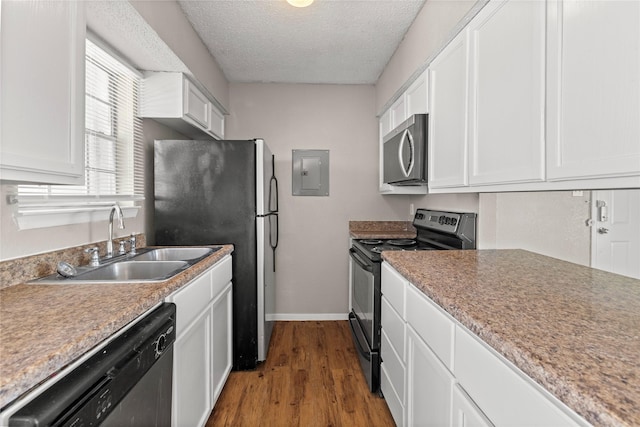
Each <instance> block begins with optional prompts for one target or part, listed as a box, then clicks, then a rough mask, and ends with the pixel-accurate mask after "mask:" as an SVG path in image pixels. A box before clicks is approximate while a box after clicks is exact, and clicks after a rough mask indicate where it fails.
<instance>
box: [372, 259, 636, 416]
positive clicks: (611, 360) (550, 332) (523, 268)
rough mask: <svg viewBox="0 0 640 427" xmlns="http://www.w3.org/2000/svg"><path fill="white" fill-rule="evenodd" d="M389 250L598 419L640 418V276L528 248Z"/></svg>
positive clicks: (542, 380) (527, 367)
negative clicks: (580, 263)
mask: <svg viewBox="0 0 640 427" xmlns="http://www.w3.org/2000/svg"><path fill="white" fill-rule="evenodd" d="M383 258H384V259H385V260H386V261H388V262H389V263H390V264H391V265H392V266H393V267H394V268H395V269H396V270H398V272H400V273H401V274H402V275H403V276H405V277H406V278H407V279H408V280H409V281H410V282H411V283H413V284H414V285H415V286H416V287H417V288H418V289H420V290H422V292H424V293H425V294H426V295H427V296H429V297H430V298H431V299H432V300H434V301H435V302H436V303H437V304H439V305H440V306H441V307H442V308H443V309H444V310H446V311H447V312H449V313H450V314H451V315H452V316H453V317H454V318H456V319H457V320H458V321H460V322H461V323H462V324H463V325H464V326H466V327H467V328H469V329H470V330H471V331H472V332H474V333H475V334H476V335H478V336H479V337H480V338H482V339H483V340H484V341H485V342H486V343H487V344H489V345H490V346H491V347H493V348H494V349H495V350H496V351H498V352H499V353H501V354H502V355H503V356H505V357H506V358H507V359H509V360H510V361H511V362H513V363H514V364H515V365H516V366H518V367H519V368H520V369H522V371H524V372H525V373H527V374H528V375H529V376H530V377H532V378H533V379H534V380H535V381H537V382H538V383H539V384H540V385H542V386H543V387H545V388H546V389H547V390H549V391H550V392H551V393H552V394H554V395H555V396H556V397H558V398H559V399H560V400H561V401H563V402H564V403H565V404H566V405H567V406H569V407H570V408H572V409H573V410H574V411H576V412H577V413H578V414H580V415H581V416H582V417H584V418H585V419H586V420H587V421H589V422H590V423H592V424H594V425H607V426H608V425H634V426H637V425H640V280H636V279H631V278H627V277H623V276H619V275H616V274H610V273H606V272H603V271H600V270H596V269H592V268H588V267H583V266H579V265H576V264H572V263H569V262H564V261H560V260H557V259H555V258H549V257H546V256H542V255H538V254H534V253H531V252H527V251H523V250H480V251H419V252H383Z"/></svg>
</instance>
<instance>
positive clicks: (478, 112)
mask: <svg viewBox="0 0 640 427" xmlns="http://www.w3.org/2000/svg"><path fill="white" fill-rule="evenodd" d="M469 32H470V42H471V58H470V61H471V63H470V69H471V76H470V78H471V81H470V88H471V90H470V98H469V99H470V102H469V108H470V110H469V130H470V136H469V159H470V164H469V184H470V185H474V184H504V183H511V182H524V181H542V180H543V179H544V101H545V92H544V91H545V87H544V75H545V3H544V2H542V1H518V0H506V1H491V2H490V3H489V4H488V5H487V6H485V7H484V8H483V9H482V10H481V11H480V13H479V14H478V15H477V16H476V17H475V18H474V19H473V21H472V22H471V23H470V24H469ZM440 95H441V96H442V97H444V96H445V95H444V94H442V93H441V94H440ZM436 120H437V119H436ZM436 125H437V122H436Z"/></svg>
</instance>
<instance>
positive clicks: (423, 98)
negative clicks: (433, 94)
mask: <svg viewBox="0 0 640 427" xmlns="http://www.w3.org/2000/svg"><path fill="white" fill-rule="evenodd" d="M427 75H428V71H425V72H424V73H422V74H421V75H420V77H418V78H417V79H416V80H415V81H414V82H413V83H412V84H411V86H409V88H408V89H407V91H406V92H405V102H406V103H407V107H406V108H407V118H409V117H411V116H412V115H414V114H426V113H427V112H428V104H427V101H428V94H427V89H428V87H429V82H428V81H427Z"/></svg>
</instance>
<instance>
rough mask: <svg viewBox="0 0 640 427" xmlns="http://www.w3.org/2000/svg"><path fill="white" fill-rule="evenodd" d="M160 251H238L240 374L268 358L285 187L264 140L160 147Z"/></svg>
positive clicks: (236, 357)
mask: <svg viewBox="0 0 640 427" xmlns="http://www.w3.org/2000/svg"><path fill="white" fill-rule="evenodd" d="M154 177H155V180H154V196H155V214H154V221H155V242H156V245H167V246H171V245H215V244H233V245H234V247H235V249H234V251H233V254H232V257H233V344H234V345H233V362H234V363H233V368H234V369H235V370H248V369H253V368H255V367H256V365H257V363H258V362H259V361H263V360H265V359H266V356H267V351H268V349H269V340H270V338H271V331H272V329H273V319H274V312H275V253H276V247H277V245H278V181H277V180H276V178H275V173H274V156H273V155H272V154H271V151H270V150H269V147H268V146H267V145H266V144H265V142H264V140H262V139H255V140H248V141H181V140H156V141H155V142H154Z"/></svg>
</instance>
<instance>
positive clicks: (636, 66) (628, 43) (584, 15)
mask: <svg viewBox="0 0 640 427" xmlns="http://www.w3.org/2000/svg"><path fill="white" fill-rule="evenodd" d="M547 7H548V29H549V30H548V39H549V43H548V45H549V55H548V61H549V64H548V69H549V72H548V76H549V77H548V86H547V95H548V115H547V120H548V133H547V144H548V149H547V175H548V179H550V180H566V179H582V178H599V177H605V178H606V177H624V176H632V175H636V176H638V175H640V77H639V76H640V2H638V1H619V0H610V1H576V0H565V1H556V0H549V1H548V5H547ZM635 182H636V184H640V179H636V180H635ZM623 185H624V184H623ZM631 185H633V182H632V183H631Z"/></svg>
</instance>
